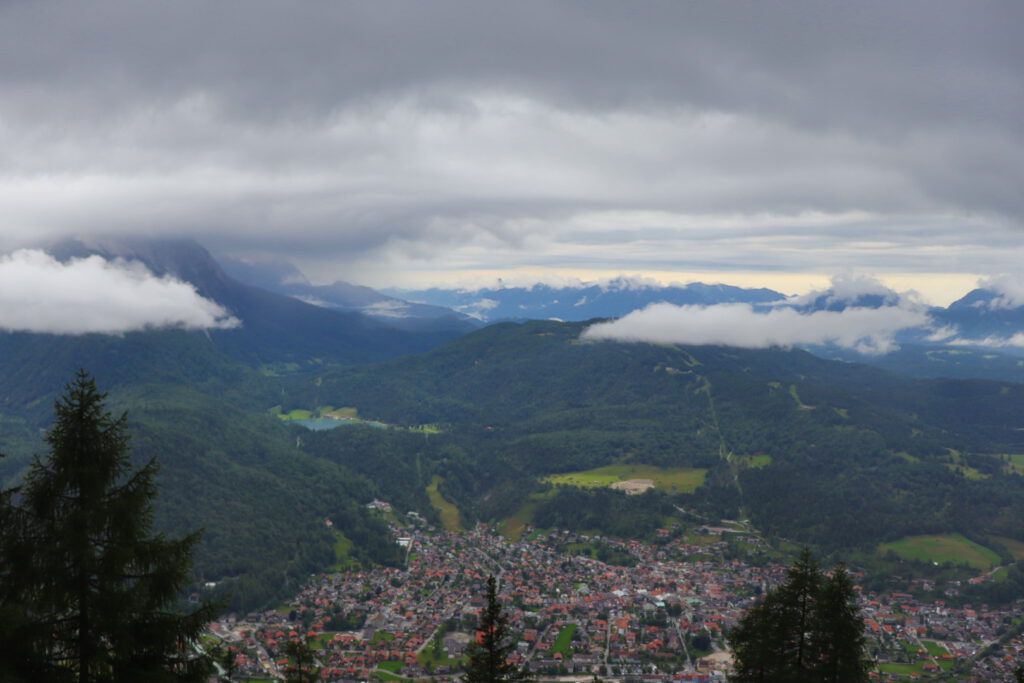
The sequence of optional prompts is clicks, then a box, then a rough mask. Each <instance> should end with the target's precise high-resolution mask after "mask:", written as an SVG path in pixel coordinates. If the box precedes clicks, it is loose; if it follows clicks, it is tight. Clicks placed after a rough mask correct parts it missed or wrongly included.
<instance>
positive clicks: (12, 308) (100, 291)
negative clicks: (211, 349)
mask: <svg viewBox="0 0 1024 683" xmlns="http://www.w3.org/2000/svg"><path fill="white" fill-rule="evenodd" d="M239 324H240V323H239V321H238V319H236V318H234V317H232V316H231V315H230V313H229V312H228V311H227V310H225V309H224V308H223V307H221V306H220V305H219V304H217V303H215V302H213V301H210V300H209V299H205V298H203V297H201V296H200V295H199V294H198V293H197V292H196V290H195V288H194V287H193V286H192V285H190V284H188V283H185V282H181V281H179V280H175V279H173V278H169V277H164V278H158V277H156V276H155V275H153V273H151V272H150V271H149V270H148V269H147V268H146V267H145V266H143V265H142V264H140V263H137V262H128V261H123V260H113V261H107V260H105V259H103V258H102V257H100V256H90V257H88V258H83V259H73V260H71V261H68V262H66V263H62V262H60V261H58V260H56V259H55V258H53V257H52V256H50V255H49V254H47V253H45V252H43V251H40V250H36V249H21V250H18V251H16V252H14V253H12V254H8V255H4V256H0V329H3V330H6V331H17V332H36V333H50V334H87V333H102V334H123V333H125V332H131V331H137V330H145V329H155V328H164V327H176V328H184V329H211V328H222V329H223V328H231V327H236V326H238V325H239Z"/></svg>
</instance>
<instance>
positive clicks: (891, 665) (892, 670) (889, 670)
mask: <svg viewBox="0 0 1024 683" xmlns="http://www.w3.org/2000/svg"><path fill="white" fill-rule="evenodd" d="M878 670H879V671H880V672H881V673H883V674H896V675H897V676H913V675H917V676H920V675H921V674H923V673H924V669H922V668H921V664H920V663H917V664H904V663H902V662H886V663H885V664H880V665H879V666H878Z"/></svg>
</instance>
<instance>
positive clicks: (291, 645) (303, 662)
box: [281, 640, 320, 683]
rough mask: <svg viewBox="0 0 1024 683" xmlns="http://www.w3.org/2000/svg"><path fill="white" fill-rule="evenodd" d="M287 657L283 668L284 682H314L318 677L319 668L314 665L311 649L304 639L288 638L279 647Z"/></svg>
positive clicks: (314, 659)
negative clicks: (288, 639)
mask: <svg viewBox="0 0 1024 683" xmlns="http://www.w3.org/2000/svg"><path fill="white" fill-rule="evenodd" d="M281 652H282V653H284V655H285V656H287V657H288V660H289V663H288V666H287V667H286V669H285V674H284V680H285V683H316V681H317V680H319V678H320V670H319V669H318V668H317V667H316V658H315V657H314V654H313V649H312V648H311V647H310V646H309V644H308V643H307V642H306V641H304V640H290V641H288V642H287V643H285V645H284V647H283V648H281Z"/></svg>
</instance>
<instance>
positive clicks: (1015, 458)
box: [996, 453, 1024, 474]
mask: <svg viewBox="0 0 1024 683" xmlns="http://www.w3.org/2000/svg"><path fill="white" fill-rule="evenodd" d="M996 457H1006V458H1007V459H1009V462H1008V463H1006V472H1008V473H1010V474H1024V453H1007V454H1005V456H996Z"/></svg>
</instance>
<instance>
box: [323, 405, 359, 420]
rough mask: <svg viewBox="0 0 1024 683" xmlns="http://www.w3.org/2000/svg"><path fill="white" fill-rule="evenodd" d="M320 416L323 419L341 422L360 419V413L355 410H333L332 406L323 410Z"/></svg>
mask: <svg viewBox="0 0 1024 683" xmlns="http://www.w3.org/2000/svg"><path fill="white" fill-rule="evenodd" d="M320 414H321V415H322V416H323V417H333V418H337V419H339V420H343V419H350V420H351V419H355V418H357V417H359V411H358V410H356V409H355V408H332V407H331V406H326V407H324V408H322V409H321V411H320Z"/></svg>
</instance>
